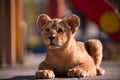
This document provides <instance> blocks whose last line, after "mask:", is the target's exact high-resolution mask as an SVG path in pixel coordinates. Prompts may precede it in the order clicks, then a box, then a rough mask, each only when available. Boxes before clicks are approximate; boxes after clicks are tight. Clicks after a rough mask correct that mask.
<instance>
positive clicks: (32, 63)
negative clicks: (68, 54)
mask: <svg viewBox="0 0 120 80" xmlns="http://www.w3.org/2000/svg"><path fill="white" fill-rule="evenodd" d="M44 57H45V55H33V54H30V55H27V56H26V57H25V63H24V65H14V66H9V67H8V66H6V67H5V66H4V67H3V68H2V69H0V80H35V78H34V73H35V71H36V70H37V67H38V64H39V63H40V62H41V61H42V60H43V59H44ZM102 67H103V68H104V69H105V71H106V74H105V75H104V76H97V77H91V78H68V77H56V78H55V79H54V80H120V62H116V61H110V60H108V61H106V60H104V61H103V63H102ZM38 80H40V79H38Z"/></svg>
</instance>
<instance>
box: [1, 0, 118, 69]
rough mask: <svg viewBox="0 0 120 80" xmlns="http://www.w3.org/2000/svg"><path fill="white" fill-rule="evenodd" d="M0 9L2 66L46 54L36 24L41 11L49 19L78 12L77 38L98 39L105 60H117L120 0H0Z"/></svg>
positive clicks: (84, 39) (22, 62)
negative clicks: (79, 23) (78, 27)
mask: <svg viewBox="0 0 120 80" xmlns="http://www.w3.org/2000/svg"><path fill="white" fill-rule="evenodd" d="M0 10H1V11H0V66H1V67H2V66H5V65H14V64H24V63H25V62H27V60H30V58H32V57H35V58H38V55H40V56H41V55H46V48H45V46H44V44H43V42H42V41H41V38H40V36H39V30H38V28H37V26H36V19H37V16H38V15H39V14H42V13H45V14H48V15H49V16H50V17H51V18H63V17H64V16H67V15H70V14H76V15H78V16H79V17H80V20H81V25H80V29H79V30H78V32H77V34H76V39H77V40H78V41H86V40H88V39H90V38H96V39H99V40H101V42H102V44H103V47H104V48H103V53H104V57H103V58H104V60H113V61H120V1H119V0H87V1H86V0H0ZM35 58H34V59H35ZM31 61H35V60H31ZM36 62H38V63H39V61H37V60H36ZM34 63H35V62H34Z"/></svg>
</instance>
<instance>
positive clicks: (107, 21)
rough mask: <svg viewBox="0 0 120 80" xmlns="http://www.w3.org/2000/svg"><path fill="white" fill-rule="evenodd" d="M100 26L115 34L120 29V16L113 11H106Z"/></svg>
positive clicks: (105, 30) (101, 18)
mask: <svg viewBox="0 0 120 80" xmlns="http://www.w3.org/2000/svg"><path fill="white" fill-rule="evenodd" d="M100 26H101V29H102V30H103V31H104V32H107V33H108V34H114V33H117V32H119V31H120V18H119V16H118V14H116V13H115V12H112V11H106V12H104V13H103V14H102V16H101V17H100Z"/></svg>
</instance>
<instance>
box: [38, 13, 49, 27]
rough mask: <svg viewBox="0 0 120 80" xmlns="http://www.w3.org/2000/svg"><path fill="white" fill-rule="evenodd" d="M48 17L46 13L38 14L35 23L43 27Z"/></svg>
mask: <svg viewBox="0 0 120 80" xmlns="http://www.w3.org/2000/svg"><path fill="white" fill-rule="evenodd" d="M50 20H51V19H50V17H49V16H48V15H46V14H40V15H39V16H38V18H37V25H38V27H39V28H44V27H45V25H46V24H47V23H48V22H49V21H50Z"/></svg>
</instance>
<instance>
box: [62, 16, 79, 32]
mask: <svg viewBox="0 0 120 80" xmlns="http://www.w3.org/2000/svg"><path fill="white" fill-rule="evenodd" d="M64 20H65V23H66V24H67V26H68V27H69V28H70V29H71V31H72V33H74V32H75V31H77V29H78V28H79V26H80V19H79V17H78V16H76V15H74V14H72V15H70V16H67V17H65V18H64Z"/></svg>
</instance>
